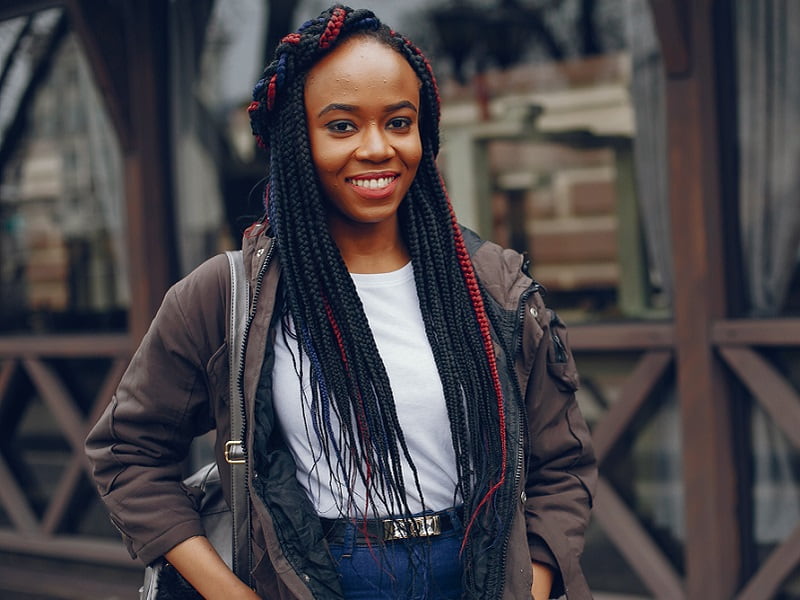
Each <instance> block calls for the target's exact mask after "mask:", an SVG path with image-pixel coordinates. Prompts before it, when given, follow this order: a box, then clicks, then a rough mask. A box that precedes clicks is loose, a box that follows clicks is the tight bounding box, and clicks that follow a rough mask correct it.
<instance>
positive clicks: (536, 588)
mask: <svg viewBox="0 0 800 600" xmlns="http://www.w3.org/2000/svg"><path fill="white" fill-rule="evenodd" d="M531 565H532V568H533V585H531V597H532V598H533V600H547V599H548V598H549V597H550V590H551V589H552V587H553V570H552V569H551V568H550V567H548V566H547V565H545V564H543V563H538V562H535V561H534V562H533V563H531Z"/></svg>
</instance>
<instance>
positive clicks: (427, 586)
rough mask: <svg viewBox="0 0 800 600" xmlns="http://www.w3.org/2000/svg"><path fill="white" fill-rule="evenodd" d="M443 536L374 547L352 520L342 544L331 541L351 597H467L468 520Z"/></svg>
mask: <svg viewBox="0 0 800 600" xmlns="http://www.w3.org/2000/svg"><path fill="white" fill-rule="evenodd" d="M448 512H451V513H452V514H451V519H452V520H453V523H454V525H456V526H455V527H454V528H453V529H452V530H451V531H446V532H443V533H441V534H440V535H437V536H431V537H421V538H407V539H403V540H390V541H387V542H385V543H384V544H383V545H381V544H380V543H377V542H373V543H372V544H371V546H369V545H367V543H366V542H365V541H363V540H357V539H356V529H357V525H353V524H351V525H348V528H347V530H346V533H345V535H344V539H343V540H342V542H341V543H332V544H330V551H331V554H332V555H333V560H334V563H335V564H336V565H337V568H338V571H339V581H340V582H341V584H342V588H343V590H344V597H345V598H346V599H347V600H383V599H387V600H457V599H459V598H461V591H462V589H461V572H462V569H461V558H460V557H459V550H460V549H461V539H462V536H463V535H464V529H463V524H462V523H460V521H459V520H458V517H457V516H456V515H455V511H448Z"/></svg>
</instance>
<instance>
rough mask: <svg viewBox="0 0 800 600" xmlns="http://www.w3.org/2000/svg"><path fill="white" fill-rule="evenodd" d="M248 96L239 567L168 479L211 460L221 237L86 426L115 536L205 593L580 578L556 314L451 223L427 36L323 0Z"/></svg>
mask: <svg viewBox="0 0 800 600" xmlns="http://www.w3.org/2000/svg"><path fill="white" fill-rule="evenodd" d="M253 95H254V100H253V102H252V103H251V105H250V108H249V112H250V117H251V122H252V127H253V132H254V134H255V135H256V136H257V139H258V140H259V142H260V143H261V144H262V145H263V146H265V147H266V148H267V149H268V151H269V185H268V187H267V189H268V193H267V195H266V197H265V199H264V203H265V209H266V210H265V215H264V217H263V218H262V219H261V220H259V221H258V222H256V223H254V224H253V225H252V226H251V227H250V229H249V230H248V231H247V232H246V234H245V238H244V241H243V254H244V264H245V268H246V270H247V272H248V276H249V281H250V284H251V289H252V299H251V307H250V317H249V320H248V321H247V323H246V324H245V335H246V341H245V344H244V347H243V348H242V350H241V352H242V355H243V356H244V357H245V360H244V361H243V364H244V370H243V373H241V381H242V384H243V388H244V402H245V410H244V412H245V417H246V418H245V421H246V424H245V428H244V432H243V433H244V437H243V438H242V439H243V440H244V449H245V456H246V465H247V473H248V481H247V486H248V487H247V489H248V493H249V494H250V499H251V508H252V510H251V515H250V516H251V521H250V531H249V534H250V541H251V546H252V556H253V563H252V569H251V571H250V578H249V580H248V581H245V582H242V581H239V580H238V579H237V578H236V577H235V576H234V575H233V573H232V572H231V571H230V569H228V567H227V566H225V564H224V563H223V562H222V560H221V559H220V558H219V557H218V556H217V554H216V552H215V551H214V549H213V548H212V547H211V545H210V544H209V543H208V541H207V540H206V538H205V537H204V532H203V530H202V527H201V525H200V523H199V520H198V516H197V512H196V509H195V504H194V502H193V501H192V498H191V497H190V494H187V493H186V489H185V488H184V487H182V486H181V482H180V468H179V464H180V461H181V459H182V458H183V457H184V456H185V454H186V450H187V448H188V446H189V443H190V441H191V439H192V438H193V437H194V436H197V435H199V434H202V433H204V432H205V431H207V430H208V429H210V428H212V427H216V428H217V430H218V432H219V435H218V436H217V440H218V441H217V447H216V450H217V462H218V464H219V465H220V472H221V475H222V478H223V481H226V480H227V479H228V478H229V468H228V465H227V464H226V462H225V458H224V455H225V454H224V446H225V440H226V439H231V438H230V437H229V436H230V433H231V432H230V429H231V424H230V417H229V415H228V405H227V401H226V398H227V389H226V386H227V382H228V379H229V366H228V364H227V360H226V357H227V351H226V349H227V347H228V344H229V343H230V342H229V341H226V340H225V336H224V333H223V332H225V331H226V329H227V328H226V315H227V310H226V307H227V305H228V303H229V299H228V296H227V290H228V279H229V275H228V271H227V261H226V260H225V258H224V257H217V258H214V259H212V260H210V261H208V262H207V263H206V264H204V265H202V266H201V267H199V268H198V269H197V270H196V271H195V272H194V273H192V274H190V275H189V276H188V277H187V278H185V279H184V280H183V281H181V282H179V283H178V284H177V285H176V286H175V287H174V288H173V289H172V290H170V292H169V293H168V294H167V297H166V298H165V301H164V305H163V306H162V308H161V310H160V311H159V314H158V315H157V316H156V319H155V320H154V322H153V325H152V327H151V329H150V332H149V334H148V336H147V337H146V338H145V339H144V341H143V342H142V345H141V347H140V348H139V350H138V351H137V353H136V356H135V358H134V361H133V364H132V366H131V368H130V369H129V370H128V372H127V373H126V375H125V377H124V378H123V380H122V382H121V384H120V387H119V389H118V390H117V394H116V399H115V402H113V403H112V404H111V406H110V408H109V409H108V411H107V412H106V414H105V415H104V416H103V417H102V418H101V419H100V422H99V423H98V425H97V426H96V427H95V428H94V429H93V431H92V432H91V434H90V435H89V438H88V440H87V448H88V453H89V456H90V458H91V460H92V462H93V464H94V469H95V471H94V473H95V477H96V479H97V482H98V484H99V486H100V488H101V491H102V492H103V498H104V500H105V501H106V503H107V505H108V507H109V509H110V510H111V512H112V514H113V516H114V522H115V523H117V524H118V526H119V527H120V529H121V530H122V532H123V534H124V535H125V536H126V539H127V541H128V544H129V548H130V549H131V552H132V553H133V554H135V555H137V556H139V557H140V558H142V559H143V560H144V561H145V562H150V561H152V560H155V559H158V558H159V557H161V556H162V555H163V556H165V557H166V558H167V560H169V562H170V563H171V564H172V565H173V566H174V567H175V568H176V569H177V570H178V571H179V572H180V573H181V574H182V575H183V576H184V577H185V578H186V580H188V582H189V583H191V585H192V586H194V588H196V589H197V590H198V592H199V593H201V594H202V595H203V596H204V597H205V598H225V599H228V598H250V599H253V598H256V597H269V598H275V597H280V598H297V599H301V598H302V599H310V598H326V599H328V598H331V599H337V598H346V599H355V598H368V599H371V600H374V599H376V598H398V599H412V598H413V599H416V598H419V599H423V598H425V599H441V600H444V599H457V598H476V599H478V598H480V599H485V598H492V599H495V598H497V599H503V600H518V599H520V598H525V597H533V598H535V600H543V599H545V598H548V597H550V596H552V597H558V596H560V595H562V594H566V595H567V597H568V598H569V600H583V599H588V598H590V593H589V590H588V587H587V585H586V582H585V580H584V578H583V575H582V573H581V570H580V565H579V560H578V559H579V555H580V553H581V551H582V548H583V531H584V529H585V527H586V523H587V520H588V516H589V510H590V507H591V503H592V490H593V487H594V481H595V478H596V469H595V459H594V454H593V451H592V447H591V441H590V437H589V432H588V429H587V427H586V425H585V423H584V421H583V418H582V417H581V415H580V413H579V411H578V408H577V405H576V403H575V397H574V391H575V389H576V387H577V380H578V379H577V373H576V371H575V364H574V361H573V359H572V354H571V352H570V350H569V345H568V342H567V337H566V331H565V329H564V325H563V323H562V322H561V320H560V319H559V318H558V317H557V316H556V315H555V313H553V312H552V311H550V310H548V309H547V308H545V306H544V304H543V301H542V298H541V294H540V287H539V285H538V284H537V283H536V282H535V281H534V280H533V279H532V278H531V277H530V276H529V275H528V274H527V271H526V266H525V261H524V260H523V257H522V256H520V255H519V254H517V253H515V252H511V251H507V250H503V249H502V248H500V247H498V246H496V245H494V244H491V243H487V242H483V241H482V240H480V239H479V238H478V237H477V236H476V235H475V234H474V233H472V232H470V231H468V230H466V229H463V228H461V227H460V226H459V225H458V223H457V221H456V217H455V215H454V213H453V209H452V206H451V204H450V200H449V198H448V196H447V192H446V190H445V189H444V185H443V183H442V179H441V177H440V175H439V171H438V169H437V166H436V155H437V152H438V149H439V131H438V127H439V109H440V107H439V94H438V89H437V86H436V80H435V78H434V76H433V70H432V68H431V66H430V64H429V63H428V61H427V60H426V59H425V57H424V55H423V54H422V53H421V52H420V50H419V49H417V48H416V47H415V46H414V45H413V44H412V43H411V42H410V41H409V40H407V39H406V38H404V37H403V36H401V35H400V34H398V33H396V32H395V31H393V30H391V29H389V28H388V27H387V26H385V25H383V24H382V23H381V22H380V21H379V20H378V18H377V17H376V16H375V15H374V14H373V13H372V12H370V11H368V10H352V9H350V8H347V7H344V6H334V7H333V8H331V9H330V10H328V11H326V12H324V13H323V14H322V15H320V16H319V17H318V18H316V19H313V20H311V21H308V22H307V23H305V24H304V25H303V26H302V27H301V28H300V29H299V30H298V31H297V32H295V33H291V34H289V35H287V36H286V37H284V38H283V40H282V41H281V43H280V45H279V46H278V48H277V50H276V54H275V60H274V61H273V62H272V63H271V64H270V65H268V66H267V68H266V70H265V72H264V76H263V78H262V79H261V80H260V81H259V82H258V83H257V84H256V87H255V90H254V93H253ZM233 435H234V436H235V435H236V432H234V434H233ZM226 485H230V484H229V481H228V482H226ZM165 507H168V510H165Z"/></svg>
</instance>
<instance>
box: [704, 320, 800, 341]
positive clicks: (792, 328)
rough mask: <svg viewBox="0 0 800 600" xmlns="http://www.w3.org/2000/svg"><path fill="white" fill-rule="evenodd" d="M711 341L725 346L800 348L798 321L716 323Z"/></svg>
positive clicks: (799, 325) (799, 321) (799, 323)
mask: <svg viewBox="0 0 800 600" xmlns="http://www.w3.org/2000/svg"><path fill="white" fill-rule="evenodd" d="M711 339H712V340H713V342H714V343H715V344H719V345H725V346H800V319H739V320H736V321H717V322H715V323H714V325H713V328H712V330H711Z"/></svg>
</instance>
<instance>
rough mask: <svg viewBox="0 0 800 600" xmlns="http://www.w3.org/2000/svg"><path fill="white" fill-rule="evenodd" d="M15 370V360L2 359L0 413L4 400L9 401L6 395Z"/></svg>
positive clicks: (0, 369)
mask: <svg viewBox="0 0 800 600" xmlns="http://www.w3.org/2000/svg"><path fill="white" fill-rule="evenodd" d="M16 370H17V361H16V360H13V359H11V360H4V361H3V363H2V366H0V413H2V410H3V405H4V403H5V402H10V401H11V399H10V398H9V396H8V387H9V386H10V385H11V380H12V378H13V377H14V373H15V372H16Z"/></svg>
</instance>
